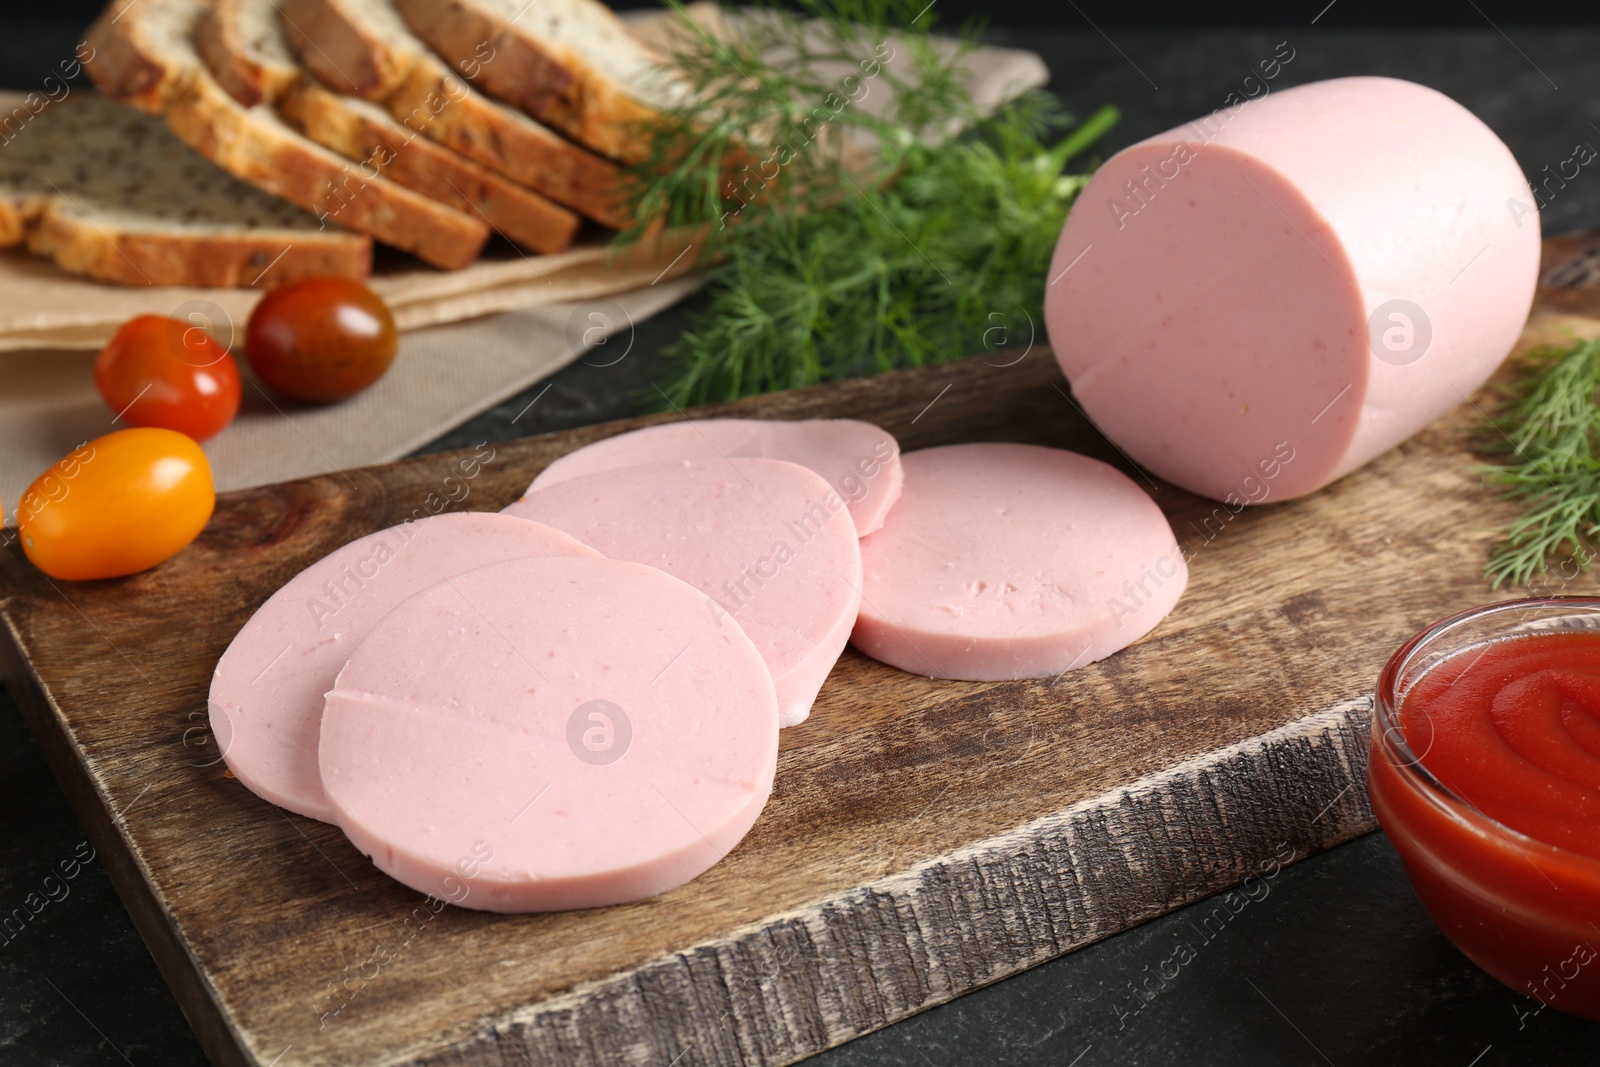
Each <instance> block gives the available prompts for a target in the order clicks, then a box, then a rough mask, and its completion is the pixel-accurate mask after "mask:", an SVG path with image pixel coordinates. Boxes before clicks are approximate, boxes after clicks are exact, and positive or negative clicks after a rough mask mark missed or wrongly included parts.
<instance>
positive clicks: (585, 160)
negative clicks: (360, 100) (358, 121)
mask: <svg viewBox="0 0 1600 1067" xmlns="http://www.w3.org/2000/svg"><path fill="white" fill-rule="evenodd" d="M283 13H284V25H285V28H286V29H287V30H288V32H289V39H290V42H291V43H292V44H293V45H294V47H295V50H296V52H297V54H298V55H299V57H300V62H301V63H302V64H303V65H304V66H305V67H306V68H307V69H308V70H310V71H311V72H312V73H313V74H314V75H316V77H317V78H318V80H320V81H321V82H322V83H323V84H324V85H326V86H327V87H329V88H330V89H334V90H336V91H338V92H344V93H351V94H354V95H357V96H363V97H365V98H367V99H369V100H375V101H378V102H380V103H381V104H382V105H383V107H384V108H385V109H387V110H388V111H389V113H390V114H391V115H393V116H394V117H395V118H396V119H397V120H399V121H400V122H401V123H403V124H404V125H405V126H406V127H407V128H408V129H410V130H413V131H416V132H419V133H423V134H425V135H427V136H428V137H430V138H432V139H433V140H435V141H437V142H439V143H440V144H442V145H444V146H446V147H447V148H450V149H452V150H453V151H455V152H457V153H458V154H460V155H463V156H466V157H467V158H468V159H471V160H473V161H474V162H477V163H480V164H482V165H483V166H485V167H488V168H490V169H491V170H494V171H497V172H499V173H500V174H503V175H505V176H506V177H508V178H510V179H511V180H513V181H515V182H518V183H519V184H522V185H526V186H528V187H530V188H532V189H536V190H537V191H539V192H540V193H543V194H544V195H545V196H548V197H549V198H550V199H552V200H554V201H556V202H557V203H560V204H565V205H566V206H568V207H570V208H572V209H573V210H574V211H577V212H578V213H579V214H581V215H586V216H588V217H589V218H591V219H594V220H595V221H596V222H599V223H601V224H603V225H606V226H610V227H612V228H613V229H625V228H626V227H628V226H629V225H631V224H632V215H631V213H630V212H629V210H628V207H627V203H626V200H627V197H626V195H625V190H624V187H623V178H622V175H621V174H620V172H619V171H618V169H617V167H616V165H615V164H613V163H611V162H610V161H609V160H606V159H602V158H601V157H600V156H598V155H595V154H594V153H593V152H590V151H588V150H586V149H584V148H582V147H580V146H578V145H575V144H573V143H572V142H571V141H568V140H566V139H565V138H563V137H561V136H560V135H559V134H556V133H554V132H552V131H551V130H549V129H547V128H546V127H544V126H542V125H540V124H539V123H538V122H535V121H534V120H532V119H530V118H529V117H528V116H527V115H525V114H522V113H521V112H519V111H516V110H514V109H512V108H510V107H507V106H505V105H504V104H501V103H499V102H497V101H494V100H490V99H489V98H487V97H485V96H483V95H482V94H481V93H479V92H477V91H476V90H475V89H473V88H472V87H471V86H470V85H469V84H468V83H467V82H466V81H464V80H462V79H461V78H458V77H457V76H456V75H455V74H453V73H452V72H451V70H450V68H449V67H448V66H446V65H445V64H444V62H443V61H442V60H440V59H439V57H438V56H436V55H434V54H433V52H432V51H430V50H429V48H428V46H427V45H425V44H424V43H423V42H422V41H421V40H419V39H418V38H417V37H416V35H415V34H413V33H412V32H411V31H410V30H409V29H408V28H407V27H406V25H405V22H404V20H402V19H401V18H400V15H399V12H397V11H396V10H395V7H394V4H393V2H392V0H284V4H283ZM469 69H470V68H469Z"/></svg>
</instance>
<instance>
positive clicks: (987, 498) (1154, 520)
mask: <svg viewBox="0 0 1600 1067" xmlns="http://www.w3.org/2000/svg"><path fill="white" fill-rule="evenodd" d="M903 459H904V463H905V472H906V483H905V489H904V491H903V492H902V493H901V496H900V502H899V503H898V504H896V505H895V509H894V511H893V512H892V513H891V514H890V515H889V520H888V522H887V523H885V524H884V527H883V529H881V530H879V531H878V532H877V533H875V534H873V535H872V536H871V537H868V538H866V539H864V540H863V541H862V542H861V563H862V571H863V586H862V597H861V617H860V619H859V620H858V621H857V622H856V628H855V634H854V635H853V636H852V638H851V643H852V644H854V645H855V646H856V647H857V648H858V649H860V650H861V651H862V652H865V653H866V654H867V655H869V656H872V657H873V658H874V659H879V660H882V661H883V662H885V663H888V664H891V665H893V666H896V667H899V668H900V669H902V670H906V671H911V672H912V673H915V674H923V675H929V676H932V677H935V678H964V679H968V680H971V681H1001V680H1005V679H1011V678H1036V677H1042V676H1046V675H1054V674H1059V673H1062V672H1064V671H1067V670H1069V669H1071V668H1073V667H1081V666H1083V665H1084V664H1086V663H1092V662H1094V661H1095V660H1097V659H1103V658H1104V657H1106V656H1109V655H1111V653H1113V652H1116V651H1117V650H1118V649H1121V648H1123V647H1125V646H1127V645H1129V644H1131V643H1132V642H1134V641H1136V640H1138V639H1139V638H1140V637H1143V636H1144V635H1145V634H1146V633H1149V632H1150V630H1152V629H1154V627H1155V625H1156V624H1157V623H1158V622H1160V621H1161V619H1162V618H1163V617H1164V616H1165V615H1166V614H1167V612H1169V611H1171V610H1172V607H1173V605H1174V604H1176V603H1177V602H1178V595H1179V594H1180V593H1182V592H1183V587H1184V584H1185V583H1186V582H1187V581H1188V568H1187V567H1186V566H1185V564H1184V560H1183V555H1182V553H1181V552H1180V550H1179V549H1178V547H1177V544H1176V542H1175V539H1174V538H1173V535H1172V528H1171V527H1170V526H1169V525H1168V524H1167V520H1166V517H1165V516H1163V515H1162V513H1161V509H1160V508H1158V507H1156V504H1155V502H1154V501H1153V500H1151V499H1150V498H1149V497H1148V496H1147V495H1145V493H1144V491H1143V490H1141V489H1140V488H1139V487H1138V486H1137V485H1135V484H1133V482H1131V481H1129V480H1128V478H1127V477H1126V476H1125V475H1123V474H1122V473H1121V472H1119V471H1117V470H1115V469H1114V468H1112V467H1108V466H1106V465H1105V464H1104V463H1101V462H1099V461H1098V460H1093V459H1090V458H1088V457H1087V456H1080V455H1077V454H1076V453H1073V452H1064V451H1062V450H1060V449H1055V448H1040V447H1038V446H1036V445H1014V444H969V445H949V446H946V447H943V448H925V449H922V450H920V451H917V452H908V453H906V455H905V456H904V457H903Z"/></svg>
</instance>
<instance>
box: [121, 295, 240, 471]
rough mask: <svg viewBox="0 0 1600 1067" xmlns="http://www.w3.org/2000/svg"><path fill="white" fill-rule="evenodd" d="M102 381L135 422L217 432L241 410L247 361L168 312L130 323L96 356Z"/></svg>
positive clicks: (200, 434)
mask: <svg viewBox="0 0 1600 1067" xmlns="http://www.w3.org/2000/svg"><path fill="white" fill-rule="evenodd" d="M94 386H95V388H96V389H98V390H99V391H100V396H101V398H102V399H103V400H105V402H106V406H107V407H109V408H110V409H111V410H112V412H113V413H114V414H116V415H117V417H118V418H120V419H122V421H123V422H125V423H127V424H128V425H129V426H150V427H157V428H159V429H163V430H176V431H177V432H178V433H181V434H186V435H188V436H189V437H192V438H193V439H194V440H196V441H204V440H206V439H207V438H208V437H212V436H214V435H215V434H216V433H217V432H218V431H220V430H221V429H222V428H223V427H224V426H226V425H228V423H230V422H232V421H233V416H234V415H235V414H237V413H238V411H239V366H238V364H236V363H235V362H234V361H233V357H232V356H231V355H229V354H228V350H227V349H226V348H223V347H222V345H220V344H218V343H217V341H216V340H215V339H214V338H213V337H212V336H211V335H210V334H208V333H206V331H205V330H203V329H201V328H200V327H198V326H194V325H191V324H190V323H187V322H182V321H180V320H178V319H169V318H166V317H164V316H161V315H140V316H139V317H138V318H134V319H129V320H128V321H127V322H125V323H123V324H122V328H121V329H119V330H118V331H117V332H116V335H115V336H113V337H112V338H111V341H110V342H109V343H108V344H107V345H106V346H105V348H103V349H101V350H100V354H99V355H98V356H96V357H95V361H94Z"/></svg>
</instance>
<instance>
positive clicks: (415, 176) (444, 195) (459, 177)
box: [198, 0, 578, 253]
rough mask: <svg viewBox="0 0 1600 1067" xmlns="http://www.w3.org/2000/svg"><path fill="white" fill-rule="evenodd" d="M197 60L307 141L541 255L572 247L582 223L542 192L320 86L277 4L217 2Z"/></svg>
mask: <svg viewBox="0 0 1600 1067" xmlns="http://www.w3.org/2000/svg"><path fill="white" fill-rule="evenodd" d="M198 41H199V43H200V51H201V54H202V55H204V57H205V59H206V65H207V66H208V67H209V68H210V69H211V72H212V74H213V75H214V76H215V77H216V79H217V82H218V83H219V84H220V85H222V86H223V88H225V89H228V91H229V92H230V93H231V94H232V96H233V97H234V99H235V100H238V101H240V102H241V103H246V104H250V103H257V102H260V101H262V100H265V101H267V102H268V103H270V104H272V105H273V106H274V107H275V108H276V109H277V110H278V113H279V114H280V115H281V116H282V117H283V118H284V119H285V120H287V121H288V123H289V125H291V126H293V127H294V128H295V129H296V130H298V131H299V132H301V133H302V134H304V135H305V136H306V137H308V138H310V139H311V140H313V141H315V142H316V143H317V144H320V145H322V146H323V147H324V148H328V149H331V150H333V151H335V152H337V153H339V154H340V155H342V156H344V157H345V158H347V159H350V160H354V161H355V162H356V163H358V164H359V165H360V167H359V169H360V170H361V172H362V173H364V174H381V175H383V176H384V177H385V178H389V179H391V180H392V181H395V182H398V183H399V184H401V185H403V186H405V187H406V188H408V189H414V190H416V191H417V192H419V193H421V194H422V195H423V196H426V197H428V198H429V199H432V200H437V201H438V202H439V203H441V204H446V205H448V206H450V207H453V208H455V209H456V210H458V211H462V212H465V213H467V214H468V215H475V216H477V217H480V218H482V219H483V221H484V222H485V223H487V224H488V225H489V226H490V227H492V228H493V229H494V230H495V231H497V232H498V233H500V234H501V235H502V236H504V237H506V238H508V239H509V240H512V241H515V242H516V243H517V244H519V245H522V246H523V247H525V248H529V249H532V250H533V251H536V252H543V253H551V252H560V251H562V250H563V249H565V248H567V247H568V246H569V245H571V244H572V238H573V236H574V235H575V234H576V233H577V231H578V217H577V216H576V215H574V214H573V213H572V212H570V211H567V210H566V209H565V208H562V207H558V206H557V205H555V204H554V203H552V202H550V201H549V200H546V199H545V198H544V197H542V196H540V195H539V194H538V193H535V192H533V191H532V190H529V189H525V188H523V187H521V186H519V185H517V184H516V183H514V182H511V181H509V180H508V179H506V178H503V177H501V176H500V175H498V174H494V173H492V172H490V171H488V170H486V169H485V168H483V167H480V166H478V165H477V164H475V163H472V162H469V161H468V160H467V159H466V158H464V157H463V156H460V155H457V154H456V153H454V152H452V151H450V150H449V149H447V148H443V147H441V146H440V145H438V144H436V143H434V142H433V141H430V140H427V139H426V138H422V137H419V136H418V135H417V134H416V133H414V132H412V131H411V130H409V129H407V128H406V127H405V126H402V125H401V124H400V123H399V122H397V121H395V120H394V119H393V118H391V117H390V116H389V115H388V113H387V112H385V111H383V110H382V109H381V108H379V107H377V106H376V105H374V104H371V103H369V102H367V101H365V100H360V99H357V98H355V97H353V96H345V95H343V94H341V93H335V92H333V91H331V90H328V89H324V88H322V87H321V86H320V85H316V84H314V83H313V82H312V81H311V79H310V77H309V76H308V75H307V74H306V72H305V71H304V70H302V69H301V67H300V64H299V62H298V61H297V60H296V59H295V55H294V52H293V50H292V49H290V47H289V39H288V37H287V36H286V35H285V32H284V27H283V24H282V22H281V21H280V19H279V15H278V9H277V5H276V0H214V2H213V3H212V5H211V9H210V10H209V11H208V12H207V13H206V16H205V19H204V21H203V22H202V23H201V25H200V31H199V36H198Z"/></svg>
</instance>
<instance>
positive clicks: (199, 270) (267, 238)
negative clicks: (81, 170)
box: [27, 203, 372, 288]
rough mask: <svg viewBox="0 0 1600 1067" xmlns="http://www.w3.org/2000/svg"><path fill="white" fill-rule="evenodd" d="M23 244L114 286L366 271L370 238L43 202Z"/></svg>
mask: <svg viewBox="0 0 1600 1067" xmlns="http://www.w3.org/2000/svg"><path fill="white" fill-rule="evenodd" d="M27 244H28V250H29V251H31V252H33V253H34V254H36V255H40V256H47V257H49V258H50V259H52V260H54V261H55V263H56V265H57V266H59V267H60V268H61V269H62V270H65V271H67V272H69V273H72V274H81V275H85V276H87V277H90V278H93V279H95V280H96V281H101V282H110V283H112V284H114V285H135V286H138V285H181V286H195V287H202V288H236V287H245V286H252V285H254V286H257V287H259V288H271V287H272V286H275V285H282V284H284V283H285V282H291V281H295V280H296V279H299V278H309V277H314V276H318V275H335V276H338V277H341V278H354V279H358V280H359V279H362V278H366V277H367V276H368V275H370V274H371V273H372V242H371V241H368V240H366V239H365V238H362V237H358V236H356V235H354V234H345V233H341V232H336V231H330V232H328V233H326V234H312V235H309V236H307V235H304V234H296V235H295V237H294V239H293V240H292V241H288V240H286V239H285V238H284V236H282V235H281V234H279V235H268V234H264V233H261V234H240V235H229V236H226V237H224V236H216V237H206V236H197V235H194V234H166V233H160V232H157V231H150V232H143V233H139V232H128V231H112V232H107V231H105V230H102V229H99V228H97V227H95V226H94V225H93V224H91V223H89V222H88V221H87V220H86V219H84V218H82V217H81V216H79V215H77V213H76V212H75V211H73V210H72V209H71V207H70V206H68V205H64V204H60V203H54V204H51V205H49V206H48V207H47V208H46V209H45V210H44V212H43V213H42V214H41V216H40V217H39V219H38V223H37V225H36V226H34V227H33V228H32V229H31V230H30V232H29V233H28V236H27Z"/></svg>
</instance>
